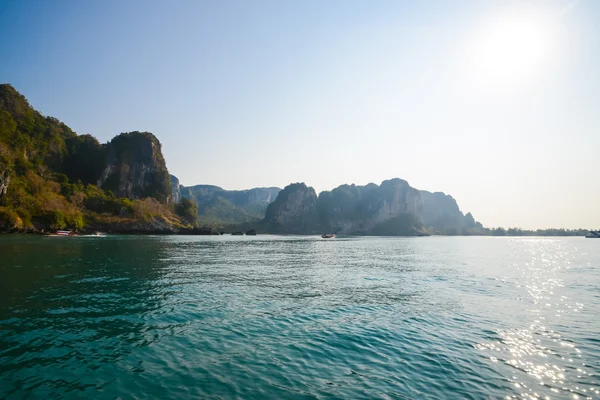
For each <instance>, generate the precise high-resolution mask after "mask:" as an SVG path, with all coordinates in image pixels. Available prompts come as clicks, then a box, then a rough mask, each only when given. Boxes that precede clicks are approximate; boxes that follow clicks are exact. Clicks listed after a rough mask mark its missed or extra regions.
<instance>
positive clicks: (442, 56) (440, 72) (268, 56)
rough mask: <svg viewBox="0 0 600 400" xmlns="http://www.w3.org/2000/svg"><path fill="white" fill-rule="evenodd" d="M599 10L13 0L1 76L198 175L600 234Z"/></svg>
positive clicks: (104, 135) (3, 4) (228, 183)
mask: <svg viewBox="0 0 600 400" xmlns="http://www.w3.org/2000/svg"><path fill="white" fill-rule="evenodd" d="M599 17H600V3H599V2H594V1H591V0H588V1H585V0H582V1H553V2H537V1H474V0H472V1H447V2H439V1H423V2H418V3H415V2H396V1H375V2H369V3H365V2H354V1H350V2H348V1H343V2H342V1H332V2H327V3H323V2H317V1H305V2H285V3H280V2H275V1H256V2H251V3H250V2H238V1H231V2H222V3H221V2H219V3H217V2H214V3H209V2H195V1H182V2H178V3H167V2H163V1H148V2H141V1H130V2H117V1H112V0H110V1H102V2H78V1H57V2H44V1H37V0H35V1H34V0H25V1H19V2H16V1H7V0H0V37H1V38H2V40H0V51H1V52H2V55H3V56H2V57H1V58H0V82H6V83H10V84H11V85H13V86H14V87H15V88H16V89H17V90H18V91H19V92H21V93H22V94H23V95H24V96H25V97H26V98H27V99H28V100H29V102H30V103H31V105H32V106H33V107H34V108H35V109H37V110H39V111H40V112H42V113H43V114H44V115H49V116H53V117H56V118H59V119H60V120H61V121H63V122H64V123H66V124H67V125H69V126H70V127H71V128H72V129H74V130H75V131H76V132H77V133H79V134H85V133H90V134H92V135H94V136H95V137H97V138H98V140H100V141H101V142H106V141H108V140H110V139H111V138H112V137H113V136H115V135H117V134H119V133H121V132H128V131H134V130H139V131H150V132H152V133H154V134H155V135H156V136H157V137H158V139H159V140H160V141H161V143H162V145H163V153H164V156H165V159H166V162H167V167H168V168H169V172H170V173H171V174H173V175H175V176H177V177H178V178H179V180H180V182H181V183H182V184H184V185H186V186H192V185H196V184H212V185H217V186H220V187H223V188H226V189H248V188H252V187H273V186H277V187H281V188H283V187H284V186H286V185H288V184H289V183H292V182H305V183H306V184H307V185H309V186H312V187H314V188H315V190H316V191H317V192H321V191H323V190H331V189H333V188H335V187H337V186H339V185H342V184H352V183H354V184H357V185H365V184H367V183H370V182H373V183H376V184H380V183H381V181H383V180H386V179H391V178H395V177H398V178H401V179H404V180H406V181H408V183H409V184H410V185H411V186H413V187H415V188H417V189H420V190H428V191H432V192H436V191H441V192H445V193H446V194H450V195H451V196H452V197H454V198H455V199H456V200H457V202H458V204H459V206H460V208H461V210H462V211H463V212H464V213H467V212H471V213H472V214H473V216H474V217H475V219H476V220H478V221H480V222H482V223H483V224H484V225H485V226H487V227H495V226H504V227H509V226H516V227H522V228H525V229H535V228H551V227H557V228H588V229H594V228H598V227H600V212H598V209H597V202H598V196H599V195H600V168H599V167H598V161H597V157H598V156H597V154H598V151H599V150H600V134H598V128H599V127H600V115H599V114H598V112H597V109H598V106H599V105H600V97H599V96H600V95H599V93H600V76H599V75H598V73H597V71H600V40H598V38H600V25H598V24H597V23H596V22H597V21H598V20H599Z"/></svg>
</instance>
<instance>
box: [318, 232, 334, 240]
mask: <svg viewBox="0 0 600 400" xmlns="http://www.w3.org/2000/svg"><path fill="white" fill-rule="evenodd" d="M321 237H322V238H323V239H333V238H335V233H324V234H323V235H321Z"/></svg>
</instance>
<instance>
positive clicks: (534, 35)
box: [469, 10, 552, 89]
mask: <svg viewBox="0 0 600 400" xmlns="http://www.w3.org/2000/svg"><path fill="white" fill-rule="evenodd" d="M551 36H552V26H551V19H550V18H549V17H548V16H547V15H546V14H544V13H541V12H537V11H534V10H526V11H525V10H519V11H518V12H513V13H510V14H504V15H501V16H497V17H496V18H493V19H491V20H486V21H485V22H484V23H482V24H481V27H480V28H479V29H477V30H476V33H475V35H474V38H473V42H472V45H471V46H470V49H469V59H470V68H469V74H470V77H469V79H471V80H473V81H474V83H476V84H477V85H478V86H482V87H481V88H499V89H509V88H510V86H511V85H517V84H523V83H526V82H527V81H530V80H533V79H535V77H536V76H537V75H539V74H541V73H542V72H543V71H544V69H545V66H546V64H547V63H549V61H550V53H551V50H552V46H551V45H552V39H551ZM507 86H508V87H507Z"/></svg>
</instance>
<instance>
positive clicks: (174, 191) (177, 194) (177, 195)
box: [169, 175, 181, 203]
mask: <svg viewBox="0 0 600 400" xmlns="http://www.w3.org/2000/svg"><path fill="white" fill-rule="evenodd" d="M169 178H171V197H172V199H173V203H179V202H180V201H181V185H180V184H179V179H177V177H176V176H175V175H169Z"/></svg>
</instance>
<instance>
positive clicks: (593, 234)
mask: <svg viewBox="0 0 600 400" xmlns="http://www.w3.org/2000/svg"><path fill="white" fill-rule="evenodd" d="M585 237H586V238H588V239H600V231H590V234H589V235H585Z"/></svg>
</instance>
